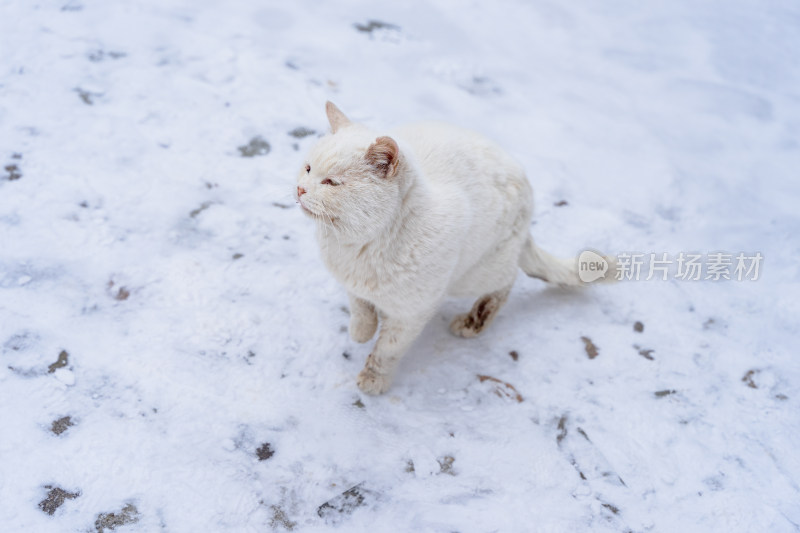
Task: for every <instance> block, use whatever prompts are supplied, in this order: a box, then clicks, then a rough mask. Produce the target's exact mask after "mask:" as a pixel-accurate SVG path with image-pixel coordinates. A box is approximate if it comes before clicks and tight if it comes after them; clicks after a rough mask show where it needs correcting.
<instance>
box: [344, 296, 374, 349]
mask: <svg viewBox="0 0 800 533" xmlns="http://www.w3.org/2000/svg"><path fill="white" fill-rule="evenodd" d="M348 296H349V297H350V337H351V338H352V339H353V340H354V341H356V342H367V341H368V340H370V339H371V338H372V337H374V336H375V330H376V329H378V313H376V312H375V307H374V306H373V305H372V304H371V303H369V302H368V301H366V300H362V299H361V298H359V297H358V296H355V295H354V294H351V293H348Z"/></svg>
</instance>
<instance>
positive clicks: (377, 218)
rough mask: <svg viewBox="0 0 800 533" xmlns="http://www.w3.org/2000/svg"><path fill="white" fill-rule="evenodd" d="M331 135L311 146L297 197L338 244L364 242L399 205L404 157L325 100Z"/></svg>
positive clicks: (386, 139) (387, 139) (388, 140)
mask: <svg viewBox="0 0 800 533" xmlns="http://www.w3.org/2000/svg"><path fill="white" fill-rule="evenodd" d="M325 110H326V112H327V114H328V121H329V122H330V125H331V133H329V134H328V135H325V136H324V137H323V138H322V139H320V141H319V142H318V143H317V144H316V146H314V147H313V148H312V149H311V151H310V152H309V154H308V156H307V157H306V159H305V161H304V162H303V166H302V167H301V168H300V171H299V174H298V176H297V189H296V191H295V195H296V199H297V201H298V203H299V204H300V207H301V208H302V210H303V212H304V213H305V214H306V215H308V216H309V217H311V218H313V219H314V220H316V222H317V224H318V225H319V226H324V228H322V227H321V228H320V229H321V230H323V231H327V232H328V233H335V234H336V237H337V238H338V239H340V240H343V241H344V240H347V241H351V242H358V241H363V242H366V241H368V240H371V239H372V238H374V237H375V236H376V235H377V234H378V233H380V232H381V231H382V230H383V229H384V228H385V227H386V226H387V225H388V224H389V223H390V222H391V221H392V220H393V219H394V217H395V215H396V214H397V211H398V209H400V205H401V202H402V189H403V184H402V182H403V167H404V158H403V156H402V155H401V153H400V150H399V148H398V146H397V143H396V142H395V141H394V139H392V138H391V137H380V136H377V135H376V134H375V133H374V132H372V131H370V130H369V129H367V128H366V127H365V126H362V125H361V124H355V123H353V122H351V121H350V120H349V119H348V118H347V117H346V116H345V115H344V113H342V112H341V111H340V110H339V108H338V107H336V106H335V105H334V104H332V103H331V102H327V103H326V105H325Z"/></svg>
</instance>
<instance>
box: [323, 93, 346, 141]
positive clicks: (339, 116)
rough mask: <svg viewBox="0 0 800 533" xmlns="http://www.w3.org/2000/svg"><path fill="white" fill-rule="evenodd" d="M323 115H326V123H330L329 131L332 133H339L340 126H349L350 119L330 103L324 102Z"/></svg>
mask: <svg viewBox="0 0 800 533" xmlns="http://www.w3.org/2000/svg"><path fill="white" fill-rule="evenodd" d="M325 113H327V115H328V122H330V123H331V131H332V132H333V133H336V132H337V131H339V128H341V127H342V126H347V125H348V124H350V119H349V118H347V117H346V116H345V115H344V113H342V111H341V110H340V109H339V108H338V107H336V105H334V103H333V102H331V101H327V102H325Z"/></svg>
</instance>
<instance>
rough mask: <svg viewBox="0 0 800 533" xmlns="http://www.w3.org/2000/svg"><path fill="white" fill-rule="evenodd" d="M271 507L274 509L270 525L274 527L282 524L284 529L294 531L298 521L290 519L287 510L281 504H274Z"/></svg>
mask: <svg viewBox="0 0 800 533" xmlns="http://www.w3.org/2000/svg"><path fill="white" fill-rule="evenodd" d="M270 509H272V517H271V518H270V520H269V525H270V526H271V527H272V529H275V528H277V527H278V526H282V527H283V528H284V529H287V530H288V531H292V530H293V529H294V528H295V526H297V522H292V521H291V520H289V517H288V516H287V515H286V511H284V510H283V509H282V508H280V507H279V506H277V505H273V506H272V507H270Z"/></svg>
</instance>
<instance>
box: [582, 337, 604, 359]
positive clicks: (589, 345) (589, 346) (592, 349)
mask: <svg viewBox="0 0 800 533" xmlns="http://www.w3.org/2000/svg"><path fill="white" fill-rule="evenodd" d="M581 340H582V341H583V346H584V348H585V349H586V355H588V356H589V359H594V358H595V357H597V355H598V354H599V353H600V352H599V351H598V350H597V346H596V345H595V344H594V343H593V342H592V339H590V338H589V337H581Z"/></svg>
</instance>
